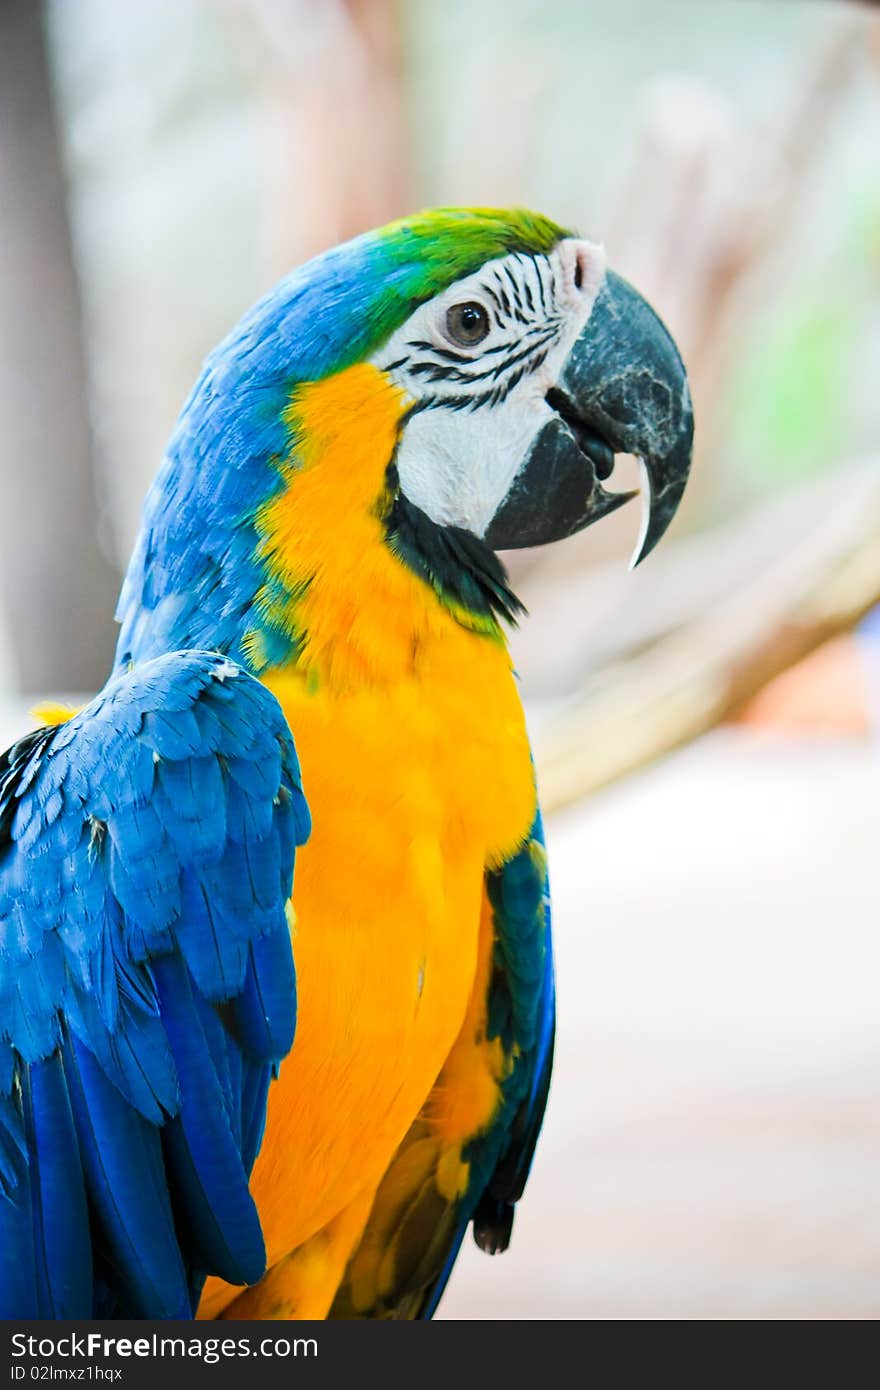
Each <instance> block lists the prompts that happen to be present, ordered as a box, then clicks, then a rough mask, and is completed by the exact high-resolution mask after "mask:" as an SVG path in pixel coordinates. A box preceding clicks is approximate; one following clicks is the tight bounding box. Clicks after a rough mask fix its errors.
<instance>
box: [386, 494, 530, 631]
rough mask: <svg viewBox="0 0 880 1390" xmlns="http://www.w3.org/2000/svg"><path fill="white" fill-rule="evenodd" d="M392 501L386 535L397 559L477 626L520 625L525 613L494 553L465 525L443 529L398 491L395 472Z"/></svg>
mask: <svg viewBox="0 0 880 1390" xmlns="http://www.w3.org/2000/svg"><path fill="white" fill-rule="evenodd" d="M388 482H389V494H390V497H391V501H390V504H389V506H388V509H387V512H386V513H385V517H384V521H385V534H386V537H387V539H388V543H389V544H390V546H391V548H392V549H393V551H394V553H395V554H396V555H399V556H400V558H401V559H402V560H403V561H404V562H405V563H406V564H407V565H409V567H410V569H411V570H413V571H414V572H415V573H416V574H417V575H418V576H419V577H420V578H421V579H424V580H425V581H426V582H427V583H428V584H430V585H431V587H432V588H433V589H434V590H435V591H436V592H437V594H438V595H439V596H440V598H441V599H442V600H443V601H444V602H445V603H448V604H449V605H450V606H453V607H456V608H460V609H462V610H464V611H465V612H466V613H469V614H472V615H473V617H474V618H475V620H476V621H477V623H480V621H481V620H482V622H483V623H485V621H486V620H487V619H503V620H504V621H505V622H507V623H510V624H511V625H512V626H516V621H517V617H518V615H519V614H520V613H525V611H526V610H525V608H524V607H523V605H522V603H520V601H519V599H518V598H517V596H516V594H515V593H514V592H513V590H512V589H511V588H510V585H509V583H508V579H507V571H506V570H505V568H504V566H503V564H502V563H501V561H500V560H499V559H498V556H497V555H496V554H495V552H494V550H492V549H491V547H490V546H488V545H487V544H486V542H485V541H483V540H481V539H480V537H479V536H475V535H473V533H472V532H471V531H466V530H464V528H463V527H461V526H440V525H438V523H437V522H436V521H432V520H431V518H430V517H429V516H428V515H427V513H426V512H423V511H422V510H421V508H420V507H417V506H416V505H415V504H414V503H413V502H410V500H409V498H408V497H405V496H404V495H403V493H402V492H400V491H399V489H398V479H397V470H396V469H393V468H392V469H390V470H389V479H388Z"/></svg>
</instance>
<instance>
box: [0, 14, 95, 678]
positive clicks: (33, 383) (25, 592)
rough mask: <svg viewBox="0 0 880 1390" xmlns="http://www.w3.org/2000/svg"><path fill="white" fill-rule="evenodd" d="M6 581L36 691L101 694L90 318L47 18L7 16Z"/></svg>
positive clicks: (23, 668)
mask: <svg viewBox="0 0 880 1390" xmlns="http://www.w3.org/2000/svg"><path fill="white" fill-rule="evenodd" d="M0 130H2V132H3V140H2V144H0V333H2V338H0V419H2V421H3V449H2V453H0V487H2V492H3V502H2V505H0V581H2V587H3V598H4V604H5V606H6V607H7V608H8V625H9V629H10V632H11V635H12V640H13V645H14V649H15V655H16V659H17V663H18V668H19V676H20V683H21V686H22V688H23V689H24V690H26V691H35V690H40V691H46V690H48V689H54V690H77V691H79V690H93V689H95V688H97V687H98V686H100V685H103V683H104V680H105V678H106V675H107V672H108V670H109V668H110V664H111V660H112V656H113V648H114V644H115V630H114V626H113V607H114V603H115V601H116V594H117V591H118V588H119V577H118V575H117V573H116V572H115V570H114V569H113V567H112V565H111V564H110V563H109V561H108V560H107V559H106V557H105V556H104V554H103V552H102V551H101V549H100V547H99V544H98V536H97V531H96V518H97V516H98V501H97V498H96V496H95V485H94V475H93V472H92V447H91V443H92V441H91V432H90V428H89V420H88V414H87V408H86V371H85V362H84V357H83V348H82V342H81V337H80V306H79V299H78V293H77V284H76V275H75V271H74V266H73V257H72V253H71V246H70V233H69V228H68V223H67V208H66V200H65V186H64V177H63V173H62V167H61V157H60V153H59V144H58V132H57V129H56V124H55V115H54V110H53V106H52V94H51V90H50V83H49V71H48V64H47V57H46V47H45V41H44V35H43V28H42V6H41V5H39V4H35V3H33V0H4V3H3V4H2V5H0Z"/></svg>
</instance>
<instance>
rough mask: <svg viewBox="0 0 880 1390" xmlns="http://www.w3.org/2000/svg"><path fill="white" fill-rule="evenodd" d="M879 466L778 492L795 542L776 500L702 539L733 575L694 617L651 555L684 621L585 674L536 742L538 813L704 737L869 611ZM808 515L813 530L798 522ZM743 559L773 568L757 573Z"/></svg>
mask: <svg viewBox="0 0 880 1390" xmlns="http://www.w3.org/2000/svg"><path fill="white" fill-rule="evenodd" d="M878 463H880V460H878V459H877V458H871V459H868V460H865V461H860V462H859V463H857V464H853V465H850V466H849V467H847V468H843V469H838V470H835V472H834V474H833V477H831V478H828V477H825V478H823V479H822V480H820V481H819V482H811V483H809V484H804V485H803V486H802V488H800V489H797V490H795V493H796V494H798V495H793V494H788V495H787V497H786V504H787V506H788V507H789V509H790V513H793V520H792V525H793V526H794V527H796V528H797V529H796V536H795V537H794V538H789V537H788V536H787V535H785V534H784V533H783V532H782V529H781V527H780V516H781V513H780V506H779V503H780V499H779V498H774V499H772V500H771V501H770V502H768V503H766V504H765V505H764V506H763V507H761V508H760V509H759V510H758V513H757V515H750V516H748V517H746V518H745V519H743V520H742V521H740V522H739V523H736V524H733V525H731V526H729V527H728V528H727V529H726V533H724V534H721V535H716V536H710V537H708V538H707V540H708V542H709V543H710V544H711V545H713V547H714V549H715V552H716V555H717V558H718V560H719V564H720V566H721V567H722V569H724V570H726V572H727V574H728V577H730V576H731V574H732V573H733V572H735V571H739V572H740V573H741V574H742V576H743V578H742V581H741V582H738V583H734V584H733V585H732V587H730V588H729V590H728V592H727V594H726V595H725V596H724V597H722V598H717V596H714V595H713V596H711V598H710V601H708V602H706V601H705V596H704V601H703V602H702V605H701V606H700V608H699V610H698V611H697V612H694V611H693V610H694V602H695V592H694V588H693V582H692V581H693V568H692V567H691V566H685V567H683V568H680V569H679V575H678V579H679V583H678V584H677V583H676V582H675V579H676V576H675V575H674V574H669V573H664V572H663V567H664V564H665V567H666V569H667V570H668V569H672V568H674V566H675V565H676V564H677V563H678V561H677V559H676V557H675V548H673V551H672V553H671V557H670V558H669V559H665V558H664V557H663V556H662V554H661V555H658V556H656V557H655V558H654V559H652V561H651V564H652V565H654V566H655V573H654V576H653V579H654V584H655V586H656V588H657V589H658V590H659V591H662V592H663V593H664V594H665V595H666V600H667V607H668V608H669V609H671V610H672V611H675V610H676V609H677V608H679V606H680V611H683V612H685V613H690V614H691V616H690V618H689V620H688V621H686V622H685V623H684V624H683V625H682V626H681V627H679V628H677V629H673V630H672V631H667V632H665V633H664V634H663V635H662V636H660V637H659V638H658V637H656V633H655V632H654V633H652V632H651V630H650V629H649V628H646V629H645V630H643V631H642V632H641V633H640V632H639V631H638V629H635V630H633V629H632V628H631V629H630V630H629V632H628V642H629V653H630V654H629V655H626V654H623V653H618V659H617V660H616V661H614V662H613V664H611V665H610V666H608V667H606V668H605V669H603V670H601V671H599V672H598V673H596V674H595V675H593V676H592V677H591V678H589V679H588V681H587V683H586V685H585V686H584V687H583V690H582V693H581V694H580V695H579V697H578V699H577V702H576V704H575V705H574V706H573V707H572V708H570V709H569V710H568V711H567V712H566V713H565V714H564V715H561V716H560V717H558V718H557V719H556V720H555V721H554V722H553V723H551V724H550V725H549V727H547V728H545V731H544V733H543V736H539V738H538V740H537V749H536V753H537V764H538V782H539V786H540V789H541V799H542V804H543V805H544V807H545V809H546V810H547V811H548V812H549V811H554V810H558V809H559V808H560V807H562V806H565V805H568V804H570V803H571V802H574V801H577V800H579V799H580V798H582V797H584V796H587V795H589V794H590V793H591V792H594V791H596V790H598V789H599V788H600V787H603V786H606V785H608V784H609V783H610V782H613V781H615V780H617V779H618V778H620V777H623V776H625V775H626V774H627V773H630V772H634V771H636V770H637V769H639V768H641V767H643V766H644V765H645V764H646V763H649V762H651V761H652V760H653V759H655V758H658V757H659V756H660V755H661V754H663V753H666V752H669V751H670V750H671V749H673V748H676V747H678V746H679V745H681V744H684V743H686V742H689V741H690V740H691V739H693V738H695V737H696V736H697V735H698V734H701V733H704V732H705V731H706V730H708V729H710V728H712V727H713V726H714V725H715V724H717V723H718V722H719V721H720V720H722V719H724V718H726V717H727V716H728V715H730V714H732V713H733V712H734V711H736V710H737V709H738V708H739V707H740V706H742V705H743V704H744V703H745V702H746V701H747V700H749V699H750V698H751V697H752V696H753V695H754V694H755V693H756V692H757V691H758V690H760V689H761V688H762V687H763V686H764V685H766V684H767V682H768V681H770V680H772V679H773V678H774V677H775V676H777V675H779V674H780V673H781V672H782V671H784V670H786V669H787V668H788V667H789V666H792V665H793V664H794V663H795V662H797V661H799V660H800V659H801V658H802V657H804V656H806V655H807V654H808V653H809V652H811V651H812V650H813V649H814V648H816V647H818V646H819V645H820V644H821V643H823V642H825V641H827V640H828V638H830V637H832V636H834V635H835V634H837V633H839V632H841V631H844V630H846V629H848V628H851V627H852V626H853V624H854V623H856V622H857V621H858V620H859V619H860V618H861V617H862V616H863V615H864V614H865V613H866V612H867V611H868V610H869V609H870V608H871V607H873V605H874V604H875V603H877V602H878V601H880V539H878V538H880V467H878ZM807 516H811V517H812V522H811V524H808V525H803V524H802V523H803V519H804V518H805V517H807ZM759 533H763V540H762V539H761V537H760V535H759ZM768 541H769V542H770V545H769V546H768V544H767V542H768ZM756 549H757V550H758V552H759V553H760V552H761V550H762V549H763V550H764V551H765V552H766V551H767V550H768V549H769V550H770V552H771V554H772V555H773V557H774V558H771V559H770V560H768V561H767V562H766V563H764V564H763V565H759V566H758V567H757V569H756V568H755V562H754V555H755V551H756ZM658 569H659V570H660V571H661V572H660V573H657V570H658ZM685 586H686V587H685ZM699 594H700V591H699V590H698V591H697V598H698V599H699ZM655 618H656V615H655ZM652 638H654V639H655V640H652Z"/></svg>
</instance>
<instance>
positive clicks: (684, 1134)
mask: <svg viewBox="0 0 880 1390" xmlns="http://www.w3.org/2000/svg"><path fill="white" fill-rule="evenodd" d="M456 203H481V204H497V205H507V204H514V203H515V204H525V205H527V206H529V205H530V206H534V207H536V208H539V209H540V210H541V211H543V212H545V213H547V214H549V215H550V216H552V217H554V218H555V219H557V220H558V221H560V222H562V223H563V224H566V225H568V226H571V227H573V228H575V229H577V230H578V231H580V232H581V233H583V234H585V235H590V236H592V237H593V238H596V239H600V240H604V242H605V244H606V247H607V250H608V256H609V261H610V263H611V265H612V266H613V267H614V268H615V269H616V270H618V271H619V272H621V273H623V274H625V275H627V276H628V277H630V278H631V279H633V280H634V281H635V282H636V284H637V285H638V287H639V288H640V289H641V290H642V291H643V292H644V293H646V294H647V296H648V297H649V298H650V299H651V300H652V301H653V302H654V304H655V305H656V307H657V308H658V310H659V311H660V313H661V314H662V315H663V317H664V318H665V319H666V321H667V322H668V324H669V326H670V328H671V329H672V331H673V333H674V335H675V336H676V338H677V340H678V342H679V344H680V345H681V347H682V351H683V355H684V357H685V361H686V362H687V364H688V367H689V370H690V373H691V378H692V383H693V389H694V395H695V407H696V418H697V430H698V437H697V459H696V465H695V472H694V475H693V481H692V484H691V486H690V488H689V492H688V495H687V497H686V499H685V505H684V506H683V507H682V510H681V514H680V515H679V517H678V519H677V521H676V523H675V525H674V527H673V529H672V531H671V533H670V535H669V537H668V539H667V540H665V541H664V543H663V545H662V546H661V547H660V550H659V551H658V552H656V553H655V554H654V555H653V556H652V557H651V559H650V561H649V562H648V563H647V564H646V565H644V566H643V567H641V568H640V569H639V570H638V571H637V572H635V573H631V572H629V571H628V569H627V559H628V556H629V553H630V551H631V549H632V546H633V543H634V541H635V534H636V530H637V527H638V516H637V515H635V514H632V515H631V514H630V513H631V512H633V513H634V511H635V509H632V508H625V509H623V510H622V511H621V512H618V513H617V514H615V516H614V517H613V518H611V519H610V520H609V521H606V522H605V523H604V525H603V526H602V527H600V528H598V529H597V530H596V531H588V532H587V533H585V534H584V535H582V536H580V537H576V538H574V539H572V540H571V541H569V542H566V543H564V544H562V545H560V546H557V547H554V548H553V549H552V550H551V551H549V552H547V553H542V552H532V553H523V554H519V555H516V556H512V557H510V560H511V568H512V570H513V572H514V575H515V579H516V587H517V588H518V591H519V592H520V593H521V594H522V596H523V597H524V599H525V601H526V602H527V604H528V606H529V608H530V610H531V615H532V616H531V618H530V620H529V621H527V622H526V623H525V624H524V625H523V627H522V628H521V630H520V631H519V632H518V633H517V634H516V636H515V638H514V646H515V653H516V660H517V666H518V669H519V672H520V674H521V678H522V683H523V691H524V695H525V698H526V703H527V709H528V714H529V718H530V721H531V724H532V728H533V732H534V738H535V745H536V754H537V760H538V768H539V780H540V783H541V788H542V797H543V801H544V804H545V806H546V808H547V810H548V811H549V825H548V833H549V841H550V855H551V869H552V874H553V883H554V898H555V910H556V924H557V926H556V931H557V938H558V956H559V972H560V988H559V992H560V1040H559V1054H558V1055H559V1060H558V1065H557V1072H556V1077H555V1082H554V1088H553V1092H552V1095H551V1102H550V1107H549V1111H548V1118H547V1124H546V1128H545V1134H544V1139H543V1142H542V1148H541V1150H540V1152H539V1158H538V1162H537V1164H536V1168H535V1171H534V1174H533V1177H532V1179H531V1183H530V1187H529V1192H528V1197H527V1200H526V1201H525V1202H524V1203H523V1206H522V1209H521V1211H520V1213H519V1214H518V1217H517V1229H516V1233H515V1238H514V1242H513V1246H512V1249H511V1251H510V1253H509V1254H508V1255H506V1256H505V1257H504V1258H503V1259H498V1260H494V1261H491V1262H490V1261H489V1260H487V1259H486V1258H485V1257H484V1256H481V1255H479V1254H478V1252H477V1251H476V1250H475V1249H473V1248H470V1247H468V1249H467V1250H466V1252H465V1255H464V1257H463V1258H462V1259H461V1261H460V1262H459V1265H458V1267H457V1269H456V1272H455V1274H454V1276H453V1279H452V1283H451V1285H450V1289H449V1292H448V1294H447V1296H446V1298H445V1300H444V1303H443V1308H442V1315H443V1316H445V1317H450V1318H452V1317H455V1318H496V1317H497V1318H507V1317H519V1318H556V1317H564V1318H614V1319H627V1320H632V1319H654V1318H675V1319H698V1318H713V1319H717V1318H750V1319H751V1318H773V1319H798V1318H819V1319H828V1318H844V1319H852V1318H874V1317H876V1316H877V1314H878V1298H880V1293H878V1290H880V1208H878V1204H877V1201H876V1177H877V1165H878V1159H880V1067H878V1063H880V1034H878V1029H877V1026H876V1018H877V1007H876V1001H877V987H876V979H877V972H878V967H880V940H878V932H877V917H878V909H877V903H878V898H880V868H878V852H877V824H878V816H877V810H878V790H880V742H878V732H877V731H878V722H877V721H878V716H880V619H878V617H877V615H876V612H875V611H874V606H875V604H877V602H878V600H880V10H878V9H877V8H875V7H874V6H872V5H868V4H857V3H847V2H846V0H712V3H711V4H709V3H705V2H703V3H701V2H700V0H585V2H584V3H579V2H578V0H476V2H474V0H129V2H128V3H127V4H125V5H120V4H118V3H116V0H48V3H46V4H44V5H40V4H39V3H36V0H0V418H2V420H3V434H4V448H3V450H2V451H0V487H2V493H0V496H2V502H0V734H2V735H3V740H4V743H5V742H8V741H11V739H12V738H14V737H16V736H18V735H19V734H21V733H22V732H23V731H24V730H25V729H26V728H27V727H29V725H30V723H31V722H32V721H31V719H30V716H29V715H28V709H29V706H30V705H31V704H32V703H33V702H34V700H35V699H36V698H37V696H41V697H42V696H48V695H69V694H72V695H74V696H75V695H76V694H77V693H86V692H89V691H92V690H95V689H97V688H98V687H100V686H101V685H102V684H103V682H104V679H105V676H106V673H107V670H108V668H109V665H110V661H111V657H112V650H113V645H114V640H115V637H114V624H113V619H112V614H113V607H114V603H115V597H116V593H117V590H118V586H119V582H120V577H121V573H122V571H123V569H124V567H125V564H126V561H127V557H128V554H129V551H130V548H131V545H132V541H133V538H134V535H135V532H136V528H137V525H138V517H139V512H140V507H141V503H142V499H143V495H144V492H145V490H146V488H147V486H148V485H149V482H150V479H151V478H152V476H153V474H154V472H155V470H156V467H157V465H158V462H159V459H160V457H161V454H162V449H163V444H164V441H165V440H166V438H167V436H168V434H169V432H170V430H171V427H172V424H173V422H174V418H175V415H176V413H177V411H178V409H179V408H180V405H181V403H182V401H183V399H184V397H185V396H186V394H187V392H188V390H189V387H190V385H191V383H192V381H193V379H194V377H195V375H196V373H197V371H198V368H199V365H200V362H201V360H202V358H203V357H204V355H205V354H206V352H207V351H208V350H209V349H210V348H211V347H212V346H213V344H214V343H215V342H216V340H217V339H218V338H219V337H220V336H221V335H222V334H224V333H225V332H226V330H227V329H228V328H229V327H230V326H231V324H232V323H233V322H234V321H235V319H236V318H237V317H238V316H239V315H240V314H241V313H242V312H243V311H244V310H245V309H246V308H247V307H248V305H249V304H250V303H251V302H252V301H253V300H254V299H255V298H256V297H257V296H258V295H260V294H261V293H262V292H263V291H264V290H265V289H266V288H267V287H268V286H269V285H270V284H271V283H272V282H273V281H274V280H275V279H277V278H278V277H279V276H280V275H281V274H283V273H284V272H286V271H287V270H288V269H290V268H291V266H292V265H294V264H296V263H297V262H299V261H301V260H302V259H304V258H306V257H308V256H309V255H311V254H313V253H315V252H317V251H320V250H321V249H323V248H325V247H326V246H328V245H331V244H332V243H334V242H336V241H338V240H340V239H341V238H344V237H347V236H349V235H352V234H354V233H357V232H359V231H362V230H364V229H365V228H367V227H370V226H373V225H375V224H377V223H381V222H383V221H386V220H388V219H389V218H391V217H394V216H398V215H400V214H402V213H404V212H406V211H409V210H412V209H414V208H417V207H421V206H426V205H431V204H456ZM627 472H628V465H627V462H626V461H623V462H622V463H621V464H620V465H619V467H618V470H617V471H616V473H615V480H614V484H615V486H624V485H625V484H626V482H627Z"/></svg>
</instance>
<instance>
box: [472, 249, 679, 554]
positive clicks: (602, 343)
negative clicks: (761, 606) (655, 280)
mask: <svg viewBox="0 0 880 1390" xmlns="http://www.w3.org/2000/svg"><path fill="white" fill-rule="evenodd" d="M547 404H548V405H549V406H550V408H551V410H552V411H553V412H554V418H553V419H551V420H549V421H548V422H547V424H546V425H545V426H544V428H543V429H542V430H541V432H540V433H539V434H538V436H537V438H536V439H535V441H534V443H533V445H532V447H531V449H530V451H529V453H528V455H527V457H526V459H525V461H524V463H523V465H522V467H521V468H520V470H519V472H518V473H517V475H516V477H515V478H514V480H513V483H512V485H511V488H510V491H509V492H508V494H507V496H506V498H505V499H504V501H503V502H502V504H501V506H500V507H499V509H498V511H497V512H496V513H495V516H494V517H493V519H492V521H491V523H490V525H489V528H488V530H487V531H486V535H485V540H486V541H487V543H488V544H489V545H490V546H492V547H493V549H496V550H507V549H510V550H516V549H519V548H520V547H522V546H527V545H546V544H547V543H548V542H549V541H557V540H562V538H563V537H564V536H572V535H574V533H575V532H576V531H582V530H583V529H584V527H586V526H591V525H592V523H593V522H594V521H598V520H599V519H600V517H603V516H607V515H608V514H609V512H613V511H616V510H617V508H618V507H620V506H622V505H623V503H624V502H628V501H629V500H630V498H632V497H635V496H637V495H638V494H637V493H635V492H606V491H605V489H604V488H603V487H602V483H603V481H605V480H606V479H607V478H609V477H610V476H611V473H612V471H613V468H614V455H615V453H625V454H636V455H638V457H639V458H640V459H641V460H642V463H643V466H644V472H645V477H646V490H647V492H648V496H647V497H646V498H645V506H646V513H645V522H644V527H643V535H642V536H641V538H640V542H639V546H638V549H637V552H636V555H635V557H634V559H633V563H634V564H638V562H639V561H640V560H643V559H644V558H645V556H646V555H647V554H648V553H649V552H650V551H651V550H653V548H654V546H655V545H656V544H657V542H658V541H659V539H660V537H661V536H662V535H663V533H664V531H665V530H666V528H667V526H668V525H669V523H670V521H671V520H672V518H673V516H674V515H675V512H676V510H677V508H678V504H679V502H680V501H681V496H682V493H683V492H684V489H685V484H686V483H687V479H688V472H689V470H690V464H691V450H692V446H693V436H694V417H693V411H692V409H691V397H690V391H689V389H688V380H687V373H686V372H685V369H684V364H683V362H682V360H681V356H680V355H679V351H678V348H677V347H676V346H675V343H674V342H673V340H672V338H671V337H670V335H669V333H668V331H667V329H666V328H665V327H664V325H663V324H662V323H661V321H660V319H659V318H658V317H657V315H656V314H655V313H654V310H653V309H652V308H651V306H650V304H648V303H647V302H646V301H645V300H644V299H643V298H642V296H641V295H640V294H638V293H637V292H636V291H635V290H634V289H633V287H632V285H630V284H628V283H627V281H626V280H622V279H621V277H620V276H619V275H614V274H613V273H612V272H611V271H609V272H608V273H607V275H606V277H605V282H604V284H603V286H602V289H601V290H600V291H599V294H598V296H597V298H596V302H595V304H594V305H593V310H592V313H591V314H590V317H589V319H588V320H587V323H586V325H585V327H584V330H583V332H582V333H581V335H580V337H579V338H578V340H577V342H576V343H575V345H574V347H573V348H572V350H571V352H570V354H569V356H568V358H567V360H566V362H565V366H564V367H563V369H562V373H561V375H560V378H559V381H558V382H557V384H556V386H555V387H553V389H552V390H551V391H549V392H548V393H547Z"/></svg>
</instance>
